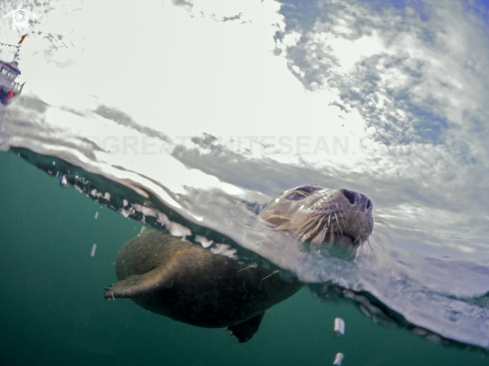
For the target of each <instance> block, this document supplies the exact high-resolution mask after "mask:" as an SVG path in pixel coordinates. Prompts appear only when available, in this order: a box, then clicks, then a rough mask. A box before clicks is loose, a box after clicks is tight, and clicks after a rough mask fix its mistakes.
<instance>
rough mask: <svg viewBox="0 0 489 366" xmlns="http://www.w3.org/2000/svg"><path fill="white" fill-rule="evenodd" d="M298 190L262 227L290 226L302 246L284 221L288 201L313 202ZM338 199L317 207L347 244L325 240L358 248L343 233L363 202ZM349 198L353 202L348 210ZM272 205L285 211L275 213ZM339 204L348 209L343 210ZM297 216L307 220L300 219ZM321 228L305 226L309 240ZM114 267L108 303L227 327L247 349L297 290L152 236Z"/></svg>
mask: <svg viewBox="0 0 489 366" xmlns="http://www.w3.org/2000/svg"><path fill="white" fill-rule="evenodd" d="M304 187H311V186H303V187H297V188H296V189H293V190H289V191H285V192H284V193H282V194H281V195H279V196H278V197H277V198H276V199H275V200H274V201H272V202H274V204H272V205H270V207H269V209H268V210H267V208H265V209H264V212H262V213H261V214H260V216H261V217H262V219H263V220H266V221H267V222H268V223H270V225H272V226H275V227H277V228H278V227H280V225H282V226H284V225H285V222H288V228H286V229H288V230H291V231H292V230H295V231H296V232H294V231H292V232H293V233H294V234H296V235H297V236H298V237H300V238H302V239H304V235H307V233H306V234H304V232H303V231H304V230H306V229H305V228H304V224H303V223H301V225H299V226H298V227H295V226H293V225H292V224H291V223H293V222H295V221H297V219H298V217H295V216H294V220H289V221H287V218H289V219H290V218H292V216H293V215H296V212H295V211H297V208H295V209H294V207H293V203H294V202H293V201H300V200H302V199H305V198H311V194H312V195H314V194H316V195H317V194H318V189H315V188H314V189H308V188H304ZM342 191H345V192H347V193H344V192H342ZM338 192H340V193H339V194H337V195H336V196H332V195H329V196H328V197H329V200H327V199H324V195H323V197H322V198H321V199H319V201H321V205H322V206H325V205H326V206H328V205H329V206H331V205H333V206H335V205H336V206H335V207H337V208H339V210H341V212H340V211H335V212H336V215H335V217H336V219H335V220H337V221H338V222H337V224H336V228H338V227H341V226H342V225H343V226H344V227H343V228H342V230H341V232H342V233H343V232H344V233H348V234H345V235H347V236H346V239H345V237H344V236H342V235H340V234H339V233H338V230H336V234H334V233H335V231H334V230H333V229H331V230H330V232H331V234H332V235H336V239H334V240H335V241H338V242H339V243H343V244H345V240H346V243H347V244H348V243H349V244H350V245H352V246H354V244H356V243H357V242H358V238H356V237H357V235H356V232H357V231H358V230H357V229H355V230H357V231H355V230H353V229H352V230H347V229H348V228H347V227H346V226H345V225H346V224H347V223H348V224H349V225H350V226H354V225H353V224H352V222H353V221H352V220H353V218H351V217H350V216H351V215H354V216H355V217H356V219H357V221H359V220H360V221H361V217H360V206H361V205H360V204H359V203H360V201H361V197H365V196H363V195H359V194H357V193H355V192H351V191H346V190H339V191H338ZM350 192H351V195H350ZM355 194H356V195H357V196H356V197H357V200H356V202H354V203H353V204H352V197H353V195H355ZM348 195H350V197H347V196H348ZM358 195H359V196H358ZM288 201H290V202H288ZM317 201H318V200H312V201H311V204H310V206H311V207H312V206H313V205H317ZM364 201H365V200H364ZM365 202H366V201H365ZM365 202H363V203H362V205H363V206H361V209H362V210H363V211H362V212H364V213H365V212H366V213H365V215H364V216H365V217H366V218H367V219H366V220H364V221H365V222H370V221H369V220H370V218H371V207H370V208H367V207H366V206H367V204H366V203H365ZM277 203H283V204H284V205H285V206H283V207H282V206H278V205H277ZM339 203H342V204H344V205H346V206H345V207H347V206H348V209H346V208H345V207H343V206H341V204H339ZM355 204H357V205H358V207H357V209H351V206H354V205H355ZM370 206H371V203H370ZM316 208H317V207H316ZM315 212H316V213H317V210H316V211H315ZM328 212H329V213H328V215H329V216H330V220H329V225H330V226H329V227H330V228H333V227H334V225H332V223H331V221H332V220H331V210H329V211H328ZM347 212H348V214H347ZM303 214H304V215H309V216H310V215H311V213H310V212H309V213H308V212H306V211H304V212H303ZM299 216H300V215H299ZM340 217H343V221H342V222H343V224H341V223H340V222H339V221H340ZM362 217H363V216H362ZM319 219H320V216H318V220H319ZM335 220H333V221H335ZM274 221H278V222H277V223H275V222H274ZM323 222H324V225H328V220H324V219H323V220H321V223H320V225H319V228H318V225H309V224H310V223H309V222H308V224H307V225H309V226H311V227H313V226H314V228H313V229H309V230H316V231H315V232H314V233H311V234H310V235H309V237H310V236H312V235H313V234H314V237H317V236H318V235H321V234H320V233H324V231H325V229H324V228H323V227H322V226H321V225H322V224H323ZM307 225H306V226H307ZM357 226H359V230H360V231H362V232H368V230H370V232H371V230H372V228H369V227H368V225H366V224H364V223H363V224H361V225H357ZM301 230H302V231H301ZM327 231H328V229H326V232H327ZM318 233H319V234H318ZM326 236H327V235H326V234H325V235H324V237H326ZM367 236H368V235H367ZM324 237H323V238H324ZM331 238H332V237H331ZM355 238H356V239H357V242H356V241H355ZM304 240H305V239H304ZM115 267H116V275H117V278H118V280H119V282H117V283H115V284H113V285H111V286H110V287H109V288H107V289H106V290H107V292H106V293H105V295H104V297H105V298H106V299H111V298H116V297H117V298H131V299H132V300H133V301H134V302H136V303H137V304H138V305H140V306H142V307H143V308H145V309H147V310H150V311H152V312H154V313H157V314H161V315H165V316H167V317H169V318H172V319H174V320H177V321H181V322H184V323H188V324H192V325H195V326H199V327H206V328H222V327H227V328H228V329H229V330H231V331H232V334H233V335H235V336H236V337H237V338H238V342H240V343H243V342H246V341H248V340H249V339H250V338H251V337H252V336H253V334H254V333H256V332H257V331H258V328H259V326H260V323H261V321H262V318H263V316H264V314H265V311H266V310H267V309H269V308H270V307H272V306H273V305H275V304H277V303H279V302H281V301H283V300H285V299H287V298H288V297H290V296H292V295H293V294H295V293H296V292H297V291H299V290H300V288H301V287H302V285H303V284H302V283H301V282H299V281H298V280H297V279H295V278H294V279H292V280H291V281H288V282H287V281H285V280H283V279H281V278H280V276H279V275H274V274H275V272H272V271H270V270H265V269H260V268H253V267H249V266H246V265H244V264H242V263H239V262H237V261H235V260H233V259H230V258H228V257H225V256H221V255H218V254H212V253H211V252H209V251H208V250H207V249H204V248H203V247H201V246H199V245H193V244H190V243H187V242H184V241H182V240H181V239H180V238H175V237H172V236H170V235H168V234H165V233H162V232H160V231H158V230H151V231H147V232H144V231H142V232H141V234H140V235H139V236H138V237H135V238H132V239H130V240H129V241H128V242H127V243H126V244H124V246H123V247H122V248H121V250H120V251H119V254H118V255H117V259H116V266H115Z"/></svg>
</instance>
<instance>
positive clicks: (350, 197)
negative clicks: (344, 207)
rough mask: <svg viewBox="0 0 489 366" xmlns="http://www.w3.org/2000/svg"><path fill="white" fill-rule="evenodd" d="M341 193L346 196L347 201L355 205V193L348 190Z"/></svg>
mask: <svg viewBox="0 0 489 366" xmlns="http://www.w3.org/2000/svg"><path fill="white" fill-rule="evenodd" d="M341 193H343V196H345V197H346V199H347V200H348V201H350V203H351V204H352V205H354V204H355V200H356V194H355V192H352V191H349V190H348V189H342V190H341Z"/></svg>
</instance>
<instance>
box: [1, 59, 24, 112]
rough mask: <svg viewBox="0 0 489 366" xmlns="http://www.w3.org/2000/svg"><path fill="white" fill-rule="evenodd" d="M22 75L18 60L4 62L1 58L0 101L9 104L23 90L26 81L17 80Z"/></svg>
mask: <svg viewBox="0 0 489 366" xmlns="http://www.w3.org/2000/svg"><path fill="white" fill-rule="evenodd" d="M19 75H20V70H19V64H18V62H17V61H12V62H4V61H2V60H0V102H1V103H2V104H3V105H4V106H7V105H9V104H10V103H11V102H12V100H14V99H15V98H16V97H17V96H18V95H19V94H20V93H21V92H22V88H23V87H24V84H25V83H22V84H20V83H18V82H16V81H15V80H16V79H17V76H19Z"/></svg>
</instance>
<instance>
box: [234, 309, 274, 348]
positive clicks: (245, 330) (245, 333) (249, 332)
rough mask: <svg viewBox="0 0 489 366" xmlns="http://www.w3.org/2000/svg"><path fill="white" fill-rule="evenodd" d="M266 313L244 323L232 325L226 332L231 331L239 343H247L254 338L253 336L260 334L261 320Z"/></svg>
mask: <svg viewBox="0 0 489 366" xmlns="http://www.w3.org/2000/svg"><path fill="white" fill-rule="evenodd" d="M264 315H265V312H263V313H260V314H258V315H257V316H255V317H253V318H251V319H248V320H247V321H244V322H242V323H239V324H236V325H231V326H229V327H227V328H226V330H230V331H231V334H230V336H232V335H234V336H235V337H236V338H238V343H245V342H247V341H249V340H250V339H251V337H253V334H255V333H256V332H258V328H259V327H260V324H261V320H262V319H263V316H264Z"/></svg>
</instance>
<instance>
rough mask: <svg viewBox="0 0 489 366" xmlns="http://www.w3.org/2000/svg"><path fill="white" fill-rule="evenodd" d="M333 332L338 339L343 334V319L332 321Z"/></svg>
mask: <svg viewBox="0 0 489 366" xmlns="http://www.w3.org/2000/svg"><path fill="white" fill-rule="evenodd" d="M334 332H335V334H336V336H338V337H339V336H342V335H343V334H345V321H344V320H343V319H341V318H336V319H335V320H334Z"/></svg>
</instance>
